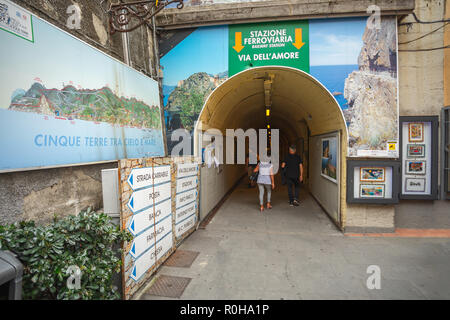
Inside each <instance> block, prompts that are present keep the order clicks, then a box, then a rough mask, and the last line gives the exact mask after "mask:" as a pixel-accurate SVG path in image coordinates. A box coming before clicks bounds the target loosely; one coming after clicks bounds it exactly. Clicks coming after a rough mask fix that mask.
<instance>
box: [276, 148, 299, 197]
mask: <svg viewBox="0 0 450 320" xmlns="http://www.w3.org/2000/svg"><path fill="white" fill-rule="evenodd" d="M296 152H297V148H296V146H295V145H292V146H290V147H289V154H288V155H287V156H286V158H284V161H283V162H282V163H281V168H282V169H283V170H284V174H285V178H286V183H287V186H288V194H289V204H290V205H291V206H298V205H299V204H300V202H299V200H298V196H299V193H300V183H301V182H302V181H303V161H302V158H300V156H299V155H297V153H296Z"/></svg>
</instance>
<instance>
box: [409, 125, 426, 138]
mask: <svg viewBox="0 0 450 320" xmlns="http://www.w3.org/2000/svg"><path fill="white" fill-rule="evenodd" d="M408 129H409V130H408V132H409V142H423V123H410V124H408Z"/></svg>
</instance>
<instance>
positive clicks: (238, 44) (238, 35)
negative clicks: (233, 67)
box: [233, 32, 244, 53]
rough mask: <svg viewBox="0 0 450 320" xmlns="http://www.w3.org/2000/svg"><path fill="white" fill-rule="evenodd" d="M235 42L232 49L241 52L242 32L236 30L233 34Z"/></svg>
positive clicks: (242, 47)
mask: <svg viewBox="0 0 450 320" xmlns="http://www.w3.org/2000/svg"><path fill="white" fill-rule="evenodd" d="M234 39H235V42H234V43H235V44H234V47H233V49H234V50H236V52H237V53H239V52H241V50H242V49H244V46H243V45H242V32H236V34H235V38H234Z"/></svg>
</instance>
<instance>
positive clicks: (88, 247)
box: [0, 208, 132, 300]
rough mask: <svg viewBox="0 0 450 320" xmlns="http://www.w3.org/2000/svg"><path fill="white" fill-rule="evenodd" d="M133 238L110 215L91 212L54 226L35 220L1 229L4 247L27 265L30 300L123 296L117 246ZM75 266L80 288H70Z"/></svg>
mask: <svg viewBox="0 0 450 320" xmlns="http://www.w3.org/2000/svg"><path fill="white" fill-rule="evenodd" d="M131 239H132V235H131V234H130V233H128V232H126V231H120V230H119V228H118V227H117V226H114V225H112V223H111V219H110V218H109V217H108V216H107V215H106V214H103V213H98V212H94V211H92V209H90V208H89V209H88V210H86V211H82V212H80V213H79V214H78V215H77V216H68V217H65V218H63V219H57V218H56V217H55V218H54V221H53V223H52V224H51V225H48V226H36V225H35V223H34V222H33V221H22V222H19V223H15V224H12V225H7V226H0V249H2V250H10V251H12V252H14V253H16V254H17V255H18V257H19V259H20V260H21V261H22V262H23V263H24V265H25V269H24V275H23V296H24V298H25V299H75V300H78V299H118V298H120V295H119V293H118V292H117V290H116V289H114V287H113V283H112V278H113V274H114V273H117V272H120V266H121V263H122V261H121V259H120V258H119V256H120V250H113V247H114V245H116V247H117V244H120V243H121V242H122V241H130V240H131ZM70 266H77V267H78V268H80V270H81V272H82V275H81V288H80V289H78V290H77V289H69V288H68V286H67V279H68V278H69V276H70V275H69V274H67V270H68V268H69V267H70Z"/></svg>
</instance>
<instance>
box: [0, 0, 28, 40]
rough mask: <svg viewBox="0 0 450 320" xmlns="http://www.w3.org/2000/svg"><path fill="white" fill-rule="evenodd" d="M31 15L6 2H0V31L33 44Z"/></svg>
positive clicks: (2, 0)
mask: <svg viewBox="0 0 450 320" xmlns="http://www.w3.org/2000/svg"><path fill="white" fill-rule="evenodd" d="M31 19H32V18H31V14H29V13H27V12H26V11H25V10H23V9H22V8H20V7H18V6H16V5H14V4H13V3H12V2H10V1H8V0H0V29H3V30H5V31H7V32H10V33H13V34H15V35H16V36H19V37H20V38H24V39H26V40H28V41H31V42H34V39H33V22H32V20H31Z"/></svg>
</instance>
